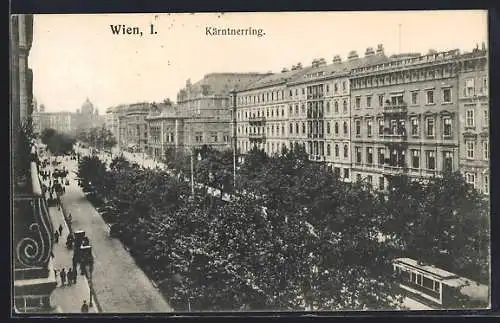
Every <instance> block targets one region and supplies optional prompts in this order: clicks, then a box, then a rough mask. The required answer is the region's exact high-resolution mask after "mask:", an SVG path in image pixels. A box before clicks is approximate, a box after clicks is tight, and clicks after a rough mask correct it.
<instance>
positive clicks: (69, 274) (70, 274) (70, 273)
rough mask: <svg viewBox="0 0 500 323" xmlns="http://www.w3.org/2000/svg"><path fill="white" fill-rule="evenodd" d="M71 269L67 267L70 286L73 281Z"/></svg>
mask: <svg viewBox="0 0 500 323" xmlns="http://www.w3.org/2000/svg"><path fill="white" fill-rule="evenodd" d="M73 274H74V273H73V269H72V268H71V267H70V268H69V269H68V286H71V284H72V283H73Z"/></svg>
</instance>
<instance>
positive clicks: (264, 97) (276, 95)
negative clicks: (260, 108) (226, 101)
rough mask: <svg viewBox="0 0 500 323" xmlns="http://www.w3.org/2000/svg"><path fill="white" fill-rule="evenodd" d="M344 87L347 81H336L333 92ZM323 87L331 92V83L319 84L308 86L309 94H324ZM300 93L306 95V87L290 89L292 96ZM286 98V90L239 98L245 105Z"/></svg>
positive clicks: (344, 89) (290, 95)
mask: <svg viewBox="0 0 500 323" xmlns="http://www.w3.org/2000/svg"><path fill="white" fill-rule="evenodd" d="M340 88H342V91H344V92H345V91H347V81H342V82H341V83H337V82H336V83H334V84H333V92H334V93H338V92H339V89H340ZM323 89H326V92H327V93H330V90H331V89H330V85H329V84H326V86H325V87H323V85H322V84H321V85H317V86H314V87H307V94H308V95H318V94H323V93H324V91H323ZM299 93H300V94H302V95H306V88H305V87H303V88H300V89H299V88H296V89H294V90H293V89H290V90H289V97H290V98H292V97H294V96H298V95H299ZM284 99H285V91H284V90H281V91H271V92H266V93H259V94H258V95H242V96H240V97H239V99H238V103H239V104H240V105H245V104H254V103H264V102H275V101H279V100H284Z"/></svg>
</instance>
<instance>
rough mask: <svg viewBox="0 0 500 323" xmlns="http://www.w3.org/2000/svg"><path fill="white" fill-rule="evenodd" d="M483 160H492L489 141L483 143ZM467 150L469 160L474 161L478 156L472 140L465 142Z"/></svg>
mask: <svg viewBox="0 0 500 323" xmlns="http://www.w3.org/2000/svg"><path fill="white" fill-rule="evenodd" d="M482 148H483V149H482V158H483V159H484V160H489V159H490V147H489V142H488V141H483V142H482ZM465 149H466V152H467V159H474V158H475V156H476V143H475V142H474V141H472V140H466V141H465Z"/></svg>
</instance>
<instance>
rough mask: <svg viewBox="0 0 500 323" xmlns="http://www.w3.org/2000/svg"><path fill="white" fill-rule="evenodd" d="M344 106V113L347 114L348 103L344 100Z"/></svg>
mask: <svg viewBox="0 0 500 323" xmlns="http://www.w3.org/2000/svg"><path fill="white" fill-rule="evenodd" d="M343 105H344V113H347V101H346V100H344V102H343Z"/></svg>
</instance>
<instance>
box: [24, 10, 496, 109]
mask: <svg viewBox="0 0 500 323" xmlns="http://www.w3.org/2000/svg"><path fill="white" fill-rule="evenodd" d="M151 23H153V24H154V25H155V30H156V31H157V34H155V35H151V34H150V24H151ZM111 24H113V25H115V24H120V25H123V24H125V25H127V26H138V27H139V28H141V31H142V32H143V36H137V35H119V36H118V35H113V34H112V32H111V28H110V25H111ZM400 24H401V37H399V31H398V30H399V27H398V26H399V25H400ZM206 27H217V28H227V27H231V28H249V27H251V28H253V29H260V28H261V29H263V30H264V32H265V36H263V37H256V36H209V35H206ZM487 38H488V37H487V13H486V11H414V12H398V11H393V12H308V13H226V14H216V13H214V14H208V13H207V14H158V15H154V14H120V15H109V14H100V15H35V20H34V40H33V47H32V49H31V52H30V56H29V65H30V67H31V68H32V69H33V73H34V95H35V97H36V98H37V100H38V104H41V103H42V104H44V105H45V107H46V110H47V111H76V109H78V108H80V107H81V105H82V103H83V102H84V101H85V99H86V98H87V97H88V98H89V99H90V100H91V101H92V102H93V103H94V105H95V106H96V107H97V108H99V110H100V113H101V114H102V113H104V112H105V109H106V108H107V107H109V106H113V105H117V104H120V103H133V102H138V101H150V102H151V101H162V100H163V99H165V98H170V99H172V100H174V101H175V100H176V96H177V92H178V91H179V90H180V89H181V88H182V87H183V86H184V85H185V82H186V80H187V79H188V78H190V79H191V81H192V82H196V81H198V80H200V79H201V78H202V77H203V75H204V74H207V73H213V72H268V71H272V72H279V71H280V70H281V69H282V68H283V67H288V68H290V67H291V66H292V65H293V64H295V63H298V62H301V63H302V64H303V65H304V66H305V65H309V64H310V63H311V61H312V60H313V59H314V58H321V57H323V58H325V59H326V60H327V62H329V63H330V62H331V61H332V58H333V56H334V55H337V54H338V55H341V57H342V59H345V58H346V56H347V53H348V52H349V51H351V50H356V51H357V52H358V54H359V55H360V56H362V55H364V52H365V50H366V48H367V47H373V48H376V46H377V44H383V45H384V48H385V52H386V54H388V55H391V54H395V53H398V52H399V48H401V52H420V53H427V51H428V50H429V49H430V48H432V49H436V50H438V51H440V50H451V49H455V48H458V49H460V50H462V51H470V50H472V48H473V47H475V46H476V44H479V46H481V43H482V42H487ZM399 39H401V42H399Z"/></svg>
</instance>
